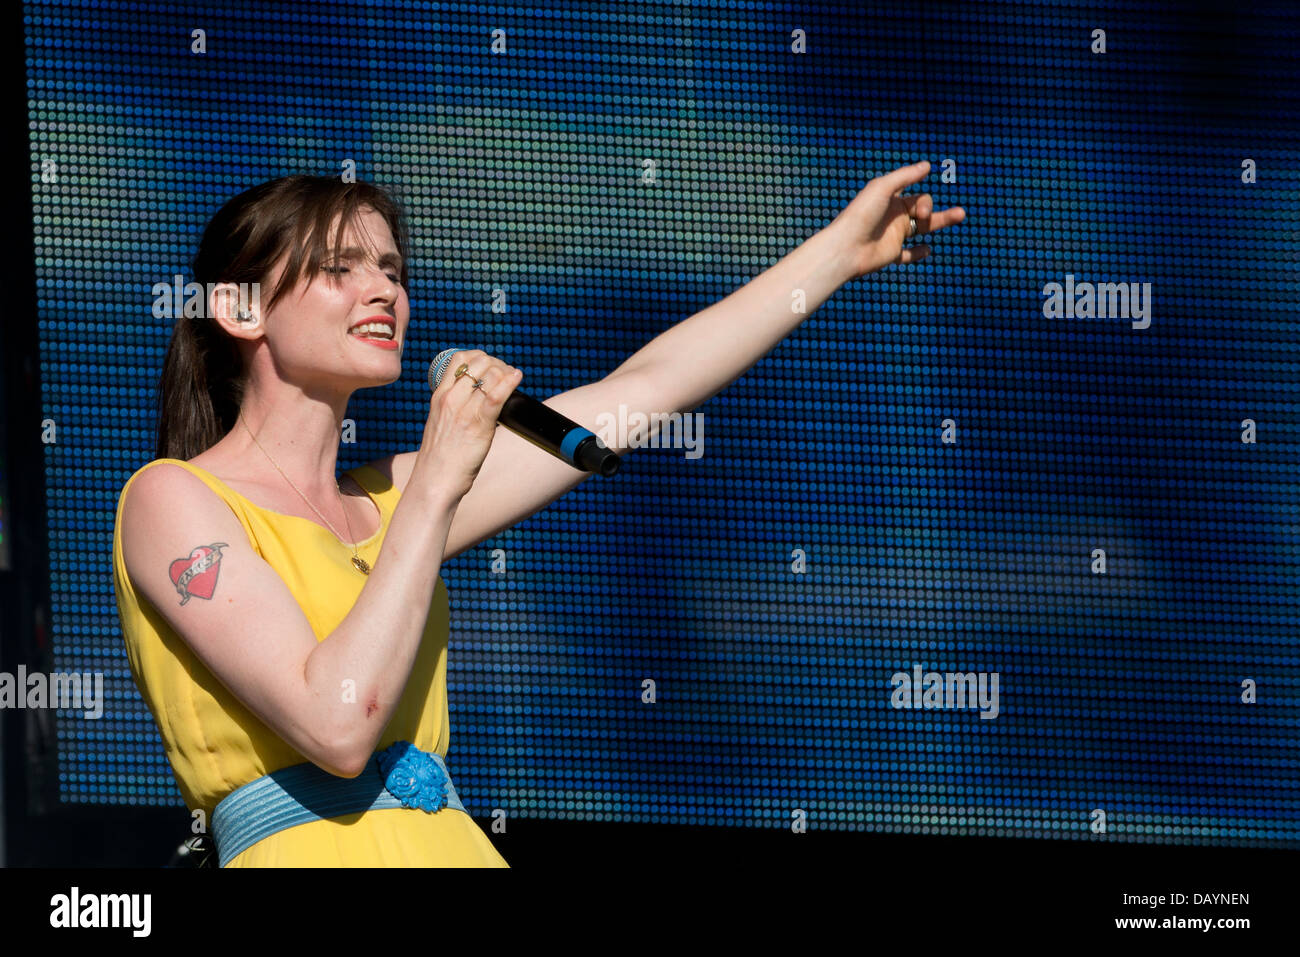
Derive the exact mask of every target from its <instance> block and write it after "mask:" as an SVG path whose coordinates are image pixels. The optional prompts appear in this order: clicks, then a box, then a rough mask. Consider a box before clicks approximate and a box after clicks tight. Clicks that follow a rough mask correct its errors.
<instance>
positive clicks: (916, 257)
mask: <svg viewBox="0 0 1300 957" xmlns="http://www.w3.org/2000/svg"><path fill="white" fill-rule="evenodd" d="M929 172H930V163H929V161H927V160H922V161H921V162H919V163H913V164H912V165H911V166H900V167H899V168H898V169H896V170H894V171H893V172H890V173H886V174H885V175H884V176H877V177H876V178H875V179H873V180H871V182H869V183H867V185H866V186H864V187H863V188H862V192H860V193H858V195H857V196H855V197H854V198H853V201H852V202H851V203H849V205H848V206H846V207H844V210H843V211H842V212H841V213H840V214H839V215H838V216H836V217H835V219H834V220H833V221H832V222H831V224H830V226H829V227H827V228H828V229H829V230H830V231H831V232H833V233H837V234H838V235H839V237H840V241H841V242H843V243H844V244H845V254H846V256H847V257H848V260H849V263H850V266H851V268H852V270H853V276H852V278H854V279H857V278H859V277H861V276H865V275H866V274H867V273H870V272H875V271H876V270H877V269H883V268H884V267H885V266H888V265H889V264H890V263H898V264H899V265H906V264H908V263H914V262H920V261H921V260H922V259H924V258H925V257H926V256H928V255H930V247H929V246H927V245H925V244H923V243H922V244H918V245H915V246H904V245H903V243H904V242H905V241H906V240H907V239H908V238H909V237H908V235H907V229H908V217H909V216H910V217H912V218H914V219H915V220H916V233H915V234H914V235H913V236H912V237H910V238H917V237H920V236H925V235H928V234H929V233H933V232H937V231H938V230H940V229H943V228H944V227H945V226H953V225H956V224H957V223H960V222H961V221H962V220H963V219H965V218H966V210H964V209H962V208H961V207H960V206H953V207H952V208H951V209H945V210H943V211H941V212H938V213H936V212H935V211H934V199H933V198H932V197H931V196H930V194H929V193H922V194H921V195H919V196H904V195H903V190H905V189H907V187H909V186H914V185H916V184H917V183H919V182H920V181H921V180H923V179H925V177H926V176H927V175H928V174H929Z"/></svg>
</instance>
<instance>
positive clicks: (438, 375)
mask: <svg viewBox="0 0 1300 957" xmlns="http://www.w3.org/2000/svg"><path fill="white" fill-rule="evenodd" d="M444 351H446V352H447V355H446V356H445V357H444V358H442V359H440V360H439V361H437V362H435V363H434V364H433V367H432V368H431V369H429V388H430V389H436V388H438V383H440V382H442V377H443V376H444V375H446V373H447V366H448V365H449V364H450V363H451V360H452V359H454V358H456V353H457V352H468V351H469V347H468V346H457V347H456V348H455V349H453V350H444Z"/></svg>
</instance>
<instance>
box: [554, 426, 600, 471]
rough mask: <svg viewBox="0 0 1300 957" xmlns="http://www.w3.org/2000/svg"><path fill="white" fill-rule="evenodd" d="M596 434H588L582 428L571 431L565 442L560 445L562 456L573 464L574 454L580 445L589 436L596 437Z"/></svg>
mask: <svg viewBox="0 0 1300 957" xmlns="http://www.w3.org/2000/svg"><path fill="white" fill-rule="evenodd" d="M595 434H596V433H594V432H588V431H587V430H586V429H584V428H583V427H582V426H578V427H577V428H576V429H570V430H569V433H568V435H566V436H565V437H564V441H563V442H561V443H560V454H561V455H563V456H564V457H565V458H566V459H568V460H569V461H570V462H572V461H573V452H574V450H575V449H577V447H578V443H580V442H581V441H582V440H583V439H585V438H587V437H588V436H594V435H595Z"/></svg>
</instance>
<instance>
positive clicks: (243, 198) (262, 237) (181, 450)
mask: <svg viewBox="0 0 1300 957" xmlns="http://www.w3.org/2000/svg"><path fill="white" fill-rule="evenodd" d="M364 207H369V208H371V209H374V210H375V211H376V212H377V213H379V214H380V215H381V216H383V217H384V219H385V220H386V221H387V222H388V227H389V229H391V230H392V232H393V239H394V241H395V242H396V243H397V251H398V253H399V254H400V255H401V257H402V275H401V282H402V285H406V282H407V268H408V267H407V261H408V258H409V257H408V254H407V234H406V225H405V220H404V217H403V215H402V211H401V208H400V206H399V205H398V203H397V201H396V200H394V199H393V197H392V196H390V195H389V194H388V193H387V192H385V191H384V190H383V189H381V188H379V187H378V186H374V185H372V184H370V183H344V182H342V181H340V180H338V179H335V178H333V177H327V176H285V177H282V178H281V179H276V180H271V181H270V182H267V183H263V184H261V185H260V186H255V187H253V188H252V189H250V190H247V191H246V192H243V193H240V194H239V195H238V196H236V197H235V198H234V199H232V200H230V201H229V202H227V203H226V204H225V205H224V206H222V207H221V209H220V210H219V211H218V212H217V214H216V215H215V216H214V217H213V218H212V220H211V222H209V223H208V225H207V228H206V229H204V231H203V238H202V239H201V240H200V241H199V250H198V254H197V255H196V256H195V257H194V262H193V273H194V281H195V282H197V283H199V284H201V285H202V286H203V287H204V288H205V290H206V288H207V286H208V284H209V283H220V282H230V283H236V284H238V283H265V282H266V281H267V279H268V278H269V277H270V275H271V271H272V269H273V268H274V266H275V264H276V263H277V262H278V261H279V260H280V258H281V257H282V256H283V255H285V254H286V253H287V254H288V261H287V263H286V265H285V270H284V276H283V278H282V279H281V280H280V282H279V283H278V284H277V285H276V287H275V289H273V290H272V291H271V295H270V297H269V298H266V299H263V300H262V306H263V309H264V310H266V311H269V310H270V309H272V308H273V307H274V306H275V304H276V303H277V302H278V301H279V300H280V299H281V298H282V297H283V296H284V295H285V294H286V293H288V292H290V291H291V290H292V289H293V288H294V287H295V286H296V285H297V284H298V282H299V281H301V280H302V279H304V278H305V279H308V280H309V281H310V280H314V279H315V278H316V276H317V274H318V273H319V272H320V271H321V264H322V263H323V262H324V261H325V258H326V256H328V255H329V254H330V250H329V249H328V246H327V241H328V238H329V229H330V226H331V225H332V224H333V223H334V221H335V219H338V221H339V228H338V231H337V234H336V236H335V246H334V250H333V254H334V255H336V256H337V255H338V253H339V251H340V250H341V249H342V243H343V234H344V231H345V228H346V227H347V226H350V225H352V224H353V223H355V222H356V217H357V214H358V213H359V212H360V211H361V210H362V209H363V208H364ZM244 381H245V374H244V369H243V364H242V362H241V360H240V356H239V350H238V349H237V348H236V344H235V340H234V339H233V338H232V337H231V336H228V335H227V334H226V333H225V331H224V330H223V329H222V328H221V326H220V325H218V324H217V322H216V321H215V320H214V319H212V318H211V317H209V316H208V304H207V301H206V299H205V301H204V303H203V309H202V314H201V316H200V317H197V318H191V317H184V316H178V317H177V318H176V319H175V325H174V327H173V329H172V339H171V344H170V345H169V346H168V347H167V358H166V359H165V360H164V362H163V370H162V376H161V377H160V379H159V381H158V442H157V451H156V455H155V457H156V458H160V459H161V458H170V459H192V458H194V456H196V455H198V454H199V453H201V452H204V451H206V450H207V449H210V448H211V447H212V446H213V445H215V444H216V443H217V442H218V441H220V440H221V438H222V437H223V436H225V435H226V433H227V432H229V431H230V430H231V429H232V428H234V426H235V422H236V420H237V418H238V415H239V407H240V403H241V402H242V400H243V394H244Z"/></svg>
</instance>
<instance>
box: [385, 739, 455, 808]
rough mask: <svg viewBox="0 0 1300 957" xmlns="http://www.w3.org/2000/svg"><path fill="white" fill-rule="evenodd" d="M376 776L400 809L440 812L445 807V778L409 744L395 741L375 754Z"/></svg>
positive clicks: (446, 782) (428, 757)
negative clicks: (378, 774)
mask: <svg viewBox="0 0 1300 957" xmlns="http://www.w3.org/2000/svg"><path fill="white" fill-rule="evenodd" d="M379 773H380V774H382V775H383V777H384V787H386V788H387V789H388V793H389V794H391V795H392V796H393V797H395V798H397V799H398V800H399V801H401V802H402V806H403V807H412V808H419V809H420V810H421V811H427V812H430V813H432V812H434V811H440V810H442V809H443V808H444V807H446V806H447V784H448V783H449V782H448V780H447V775H446V774H445V773H444V772H443V770H442V766H441V765H440V764H438V762H437V761H436V760H434V758H433V757H432V756H430V755H428V754H426V753H425V752H423V751H421V750H420V749H419V748H417V747H416V746H415V745H413V744H412V743H411V742H410V741H398V742H397V743H396V744H394V745H392V746H391V747H389V748H386V749H385V750H383V751H380V752H379Z"/></svg>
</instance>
